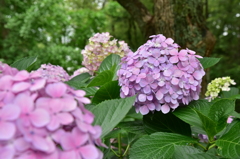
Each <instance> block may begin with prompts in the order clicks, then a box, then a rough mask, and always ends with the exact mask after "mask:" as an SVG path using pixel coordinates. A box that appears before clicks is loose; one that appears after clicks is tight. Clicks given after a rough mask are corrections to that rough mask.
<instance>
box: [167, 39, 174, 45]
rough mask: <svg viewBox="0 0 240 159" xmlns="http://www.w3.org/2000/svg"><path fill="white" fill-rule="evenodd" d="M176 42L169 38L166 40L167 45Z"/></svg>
mask: <svg viewBox="0 0 240 159" xmlns="http://www.w3.org/2000/svg"><path fill="white" fill-rule="evenodd" d="M173 42H174V41H173V39H172V38H167V39H166V40H165V43H167V44H172V43H173Z"/></svg>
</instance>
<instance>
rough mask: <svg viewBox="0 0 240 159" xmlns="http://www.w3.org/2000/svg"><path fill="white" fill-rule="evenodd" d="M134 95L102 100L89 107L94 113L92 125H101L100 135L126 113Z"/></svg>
mask: <svg viewBox="0 0 240 159" xmlns="http://www.w3.org/2000/svg"><path fill="white" fill-rule="evenodd" d="M135 98H136V97H135V96H133V97H127V98H123V99H113V100H107V101H104V102H102V103H100V104H98V105H96V106H95V107H94V108H93V109H91V111H92V113H93V114H94V115H95V118H94V125H100V126H101V127H102V135H101V136H102V137H104V136H105V135H107V134H108V133H109V132H110V131H111V130H112V129H113V128H114V127H115V126H116V125H117V124H118V123H119V122H120V121H121V120H122V119H123V118H124V117H125V116H126V114H127V113H128V111H129V110H130V108H131V107H132V105H133V103H134V101H135Z"/></svg>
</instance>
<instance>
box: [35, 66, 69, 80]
mask: <svg viewBox="0 0 240 159" xmlns="http://www.w3.org/2000/svg"><path fill="white" fill-rule="evenodd" d="M36 72H39V73H40V75H41V76H42V77H43V78H46V79H51V80H54V81H63V82H64V81H68V80H69V79H70V76H69V75H68V73H67V72H66V71H65V70H64V69H63V68H62V67H61V66H58V65H52V64H42V65H41V67H40V68H39V69H37V70H36Z"/></svg>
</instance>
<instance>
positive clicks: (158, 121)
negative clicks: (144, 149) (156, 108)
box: [143, 112, 191, 136]
mask: <svg viewBox="0 0 240 159" xmlns="http://www.w3.org/2000/svg"><path fill="white" fill-rule="evenodd" d="M143 123H144V127H145V131H146V132H148V133H154V132H171V133H178V134H182V135H186V136H191V128H190V125H189V124H187V123H185V122H184V121H182V120H181V119H179V118H178V117H176V116H174V115H173V114H172V113H168V114H163V113H162V112H155V113H154V114H148V115H144V116H143Z"/></svg>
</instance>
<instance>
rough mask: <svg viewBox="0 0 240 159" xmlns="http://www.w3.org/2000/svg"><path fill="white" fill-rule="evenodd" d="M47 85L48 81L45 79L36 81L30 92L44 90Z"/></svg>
mask: <svg viewBox="0 0 240 159" xmlns="http://www.w3.org/2000/svg"><path fill="white" fill-rule="evenodd" d="M45 84H46V79H44V78H42V79H38V80H34V84H33V85H32V86H31V87H30V91H36V90H39V89H41V88H43V87H44V86H45Z"/></svg>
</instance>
